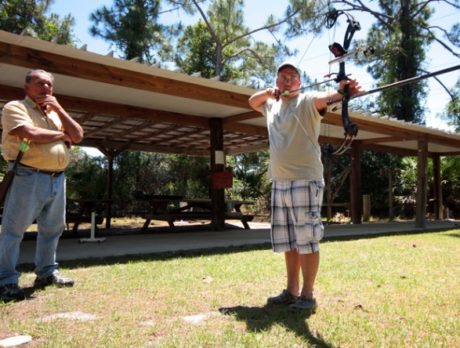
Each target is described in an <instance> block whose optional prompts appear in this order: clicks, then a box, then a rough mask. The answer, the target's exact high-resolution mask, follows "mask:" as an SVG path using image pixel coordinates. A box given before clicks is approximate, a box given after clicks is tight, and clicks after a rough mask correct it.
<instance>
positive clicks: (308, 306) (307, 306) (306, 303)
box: [288, 296, 318, 314]
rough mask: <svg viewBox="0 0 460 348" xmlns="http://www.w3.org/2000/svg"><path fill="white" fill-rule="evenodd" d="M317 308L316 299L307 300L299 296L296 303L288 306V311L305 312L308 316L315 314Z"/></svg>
mask: <svg viewBox="0 0 460 348" xmlns="http://www.w3.org/2000/svg"><path fill="white" fill-rule="evenodd" d="M317 308H318V304H317V303H316V299H314V298H307V297H305V296H300V297H299V298H298V299H297V301H295V302H294V303H293V304H291V305H289V307H288V310H289V311H290V312H302V311H307V312H309V313H310V314H314V313H316V309H317Z"/></svg>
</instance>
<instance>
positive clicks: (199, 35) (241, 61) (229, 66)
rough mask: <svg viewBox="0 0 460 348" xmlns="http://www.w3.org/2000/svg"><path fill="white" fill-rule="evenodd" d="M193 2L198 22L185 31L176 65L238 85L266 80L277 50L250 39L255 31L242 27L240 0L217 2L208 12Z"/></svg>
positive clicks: (189, 71)
mask: <svg viewBox="0 0 460 348" xmlns="http://www.w3.org/2000/svg"><path fill="white" fill-rule="evenodd" d="M193 3H194V5H195V7H196V9H197V11H198V12H199V14H200V16H201V20H199V21H197V23H196V24H194V25H191V26H188V27H186V28H185V30H184V32H183V34H182V35H181V37H180V38H179V40H178V45H177V51H176V54H175V63H176V64H177V65H178V66H179V67H181V68H182V69H183V70H184V71H185V72H186V73H188V74H191V73H195V72H200V73H201V76H203V77H207V78H210V77H214V76H217V77H218V78H219V79H220V80H222V81H230V80H232V81H235V82H237V83H238V84H240V85H241V84H248V83H250V82H251V81H253V82H254V81H264V80H266V79H268V78H269V76H270V74H272V71H273V67H274V65H275V62H274V58H275V57H276V56H277V55H278V54H279V47H277V46H275V45H268V44H265V43H263V42H260V41H255V40H252V38H251V33H253V32H254V30H251V29H249V28H248V27H246V26H245V25H244V12H243V3H244V2H243V0H216V1H213V2H212V3H211V4H210V5H209V8H208V10H207V12H205V11H204V10H203V9H202V8H201V6H202V4H201V3H198V2H197V1H193Z"/></svg>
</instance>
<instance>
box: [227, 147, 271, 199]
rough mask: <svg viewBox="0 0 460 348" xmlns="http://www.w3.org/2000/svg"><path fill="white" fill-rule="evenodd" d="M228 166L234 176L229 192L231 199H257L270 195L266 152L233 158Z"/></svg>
mask: <svg viewBox="0 0 460 348" xmlns="http://www.w3.org/2000/svg"><path fill="white" fill-rule="evenodd" d="M229 164H230V166H231V168H232V171H233V174H234V176H235V179H234V181H233V188H232V189H230V190H229V193H230V196H231V198H241V199H257V198H260V197H263V196H265V197H267V196H269V195H270V192H271V186H270V180H269V179H268V176H267V170H268V152H267V151H263V152H254V153H246V154H240V155H236V156H233V157H232V158H231V159H230V161H229ZM267 198H268V197H267Z"/></svg>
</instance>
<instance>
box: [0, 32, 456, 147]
mask: <svg viewBox="0 0 460 348" xmlns="http://www.w3.org/2000/svg"><path fill="white" fill-rule="evenodd" d="M33 68H41V69H45V70H47V71H49V72H51V73H53V75H54V76H55V95H56V96H57V97H58V100H59V101H60V103H61V104H62V105H63V106H64V107H65V108H66V110H67V111H68V112H69V113H70V114H71V115H72V116H73V117H74V118H75V119H76V120H77V121H78V122H79V123H80V124H81V125H82V126H83V128H84V130H85V139H84V141H83V143H82V144H81V145H82V146H94V147H99V148H103V149H120V150H121V149H132V150H144V151H156V152H166V153H183V154H191V155H209V151H210V119H212V118H218V119H221V120H222V124H223V130H224V149H225V152H226V153H227V154H235V153H241V152H249V151H256V150H260V149H266V148H267V147H268V139H267V129H266V125H265V120H264V117H263V116H262V115H261V114H259V113H257V112H254V111H253V110H251V108H250V107H249V105H248V102H247V100H248V98H249V96H250V95H252V94H253V93H254V92H255V90H254V89H251V88H246V87H240V86H235V85H232V84H230V83H224V82H220V81H215V80H212V79H205V78H201V77H194V76H189V75H186V74H183V73H178V72H174V71H169V70H166V69H160V68H157V67H154V66H148V65H144V64H140V63H137V62H133V61H125V60H121V59H117V58H113V57H111V56H104V55H100V54H96V53H92V52H87V51H86V50H83V49H78V48H75V47H71V46H66V45H57V44H54V43H50V42H46V41H41V40H37V39H33V38H30V37H24V36H18V35H15V34H11V33H7V32H4V31H0V107H1V106H3V105H4V103H5V102H7V101H9V100H12V99H20V98H23V96H24V92H23V85H24V77H25V75H26V73H27V72H28V71H29V70H30V69H33ZM350 116H351V118H352V120H353V121H354V122H355V123H356V124H357V125H358V126H359V128H360V131H359V133H358V137H357V138H356V140H355V141H360V144H361V146H362V148H363V149H370V150H376V151H384V152H393V153H398V154H402V155H416V154H417V148H418V141H426V142H428V151H429V153H430V154H434V153H436V154H440V155H458V154H460V134H455V133H449V132H445V131H441V130H437V129H433V128H429V127H425V126H420V125H416V124H412V123H407V122H402V121H398V120H396V119H392V118H388V117H376V116H372V115H367V114H365V113H360V112H351V113H350ZM343 136H344V135H343V129H342V122H341V117H340V114H339V113H328V114H326V116H325V117H324V120H323V124H322V128H321V136H320V142H322V143H330V144H336V145H338V144H341V143H342V141H343Z"/></svg>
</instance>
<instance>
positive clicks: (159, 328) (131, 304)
mask: <svg viewBox="0 0 460 348" xmlns="http://www.w3.org/2000/svg"><path fill="white" fill-rule="evenodd" d="M459 255H460V230H453V231H449V232H442V233H423V234H408V235H399V236H385V237H378V238H370V239H357V240H348V241H333V242H324V243H323V244H322V249H321V266H320V272H319V275H318V279H317V286H316V296H317V298H318V301H319V305H320V308H319V310H318V312H317V313H316V314H315V315H313V316H311V317H309V318H305V317H303V316H301V315H290V314H288V313H287V312H286V310H285V309H284V308H267V307H265V306H264V304H265V300H266V297H267V296H270V295H273V294H276V293H277V292H279V291H280V290H281V289H282V288H284V287H285V270H284V259H283V256H282V255H279V254H274V253H273V252H272V251H271V250H270V249H269V248H267V247H266V246H265V247H263V248H255V249H254V248H252V249H251V248H240V249H232V250H215V251H213V252H204V253H202V254H198V253H196V252H195V253H182V254H165V255H161V256H151V257H150V258H147V257H146V258H139V259H131V260H124V259H110V260H105V261H101V262H99V263H97V262H91V263H87V264H84V263H80V264H74V263H67V264H65V263H63V264H61V271H62V273H63V274H65V275H67V276H71V277H73V278H75V280H76V281H77V283H76V286H75V287H74V288H70V289H58V288H48V289H46V290H43V291H38V292H36V293H34V298H32V299H29V300H26V301H22V302H19V303H7V304H0V339H1V338H5V337H9V336H12V335H14V334H28V335H31V336H32V337H33V341H32V343H31V344H30V345H29V346H28V347H53V348H56V347H309V346H317V347H436V348H438V347H452V348H453V347H460V319H459V318H460V283H459V279H460V262H459V261H460V256H459ZM33 280H34V275H33V273H31V272H25V273H23V276H22V277H21V285H22V286H25V287H28V286H30V285H31V284H32V282H33ZM66 312H83V313H87V314H92V315H95V316H97V319H96V320H94V321H75V320H69V319H58V320H51V321H46V320H43V319H44V318H46V317H47V316H49V315H53V314H56V313H66ZM197 314H206V315H207V316H208V317H207V319H205V320H203V321H202V322H201V323H199V324H192V323H190V322H187V321H186V320H185V319H184V318H185V317H186V316H191V315H197Z"/></svg>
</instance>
